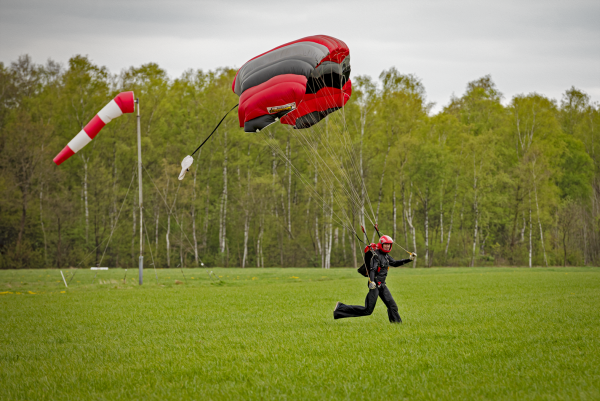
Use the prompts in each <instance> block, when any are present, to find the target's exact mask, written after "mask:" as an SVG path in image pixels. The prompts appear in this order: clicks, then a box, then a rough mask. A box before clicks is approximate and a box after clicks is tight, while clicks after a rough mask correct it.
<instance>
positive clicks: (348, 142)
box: [325, 99, 375, 222]
mask: <svg viewBox="0 0 600 401" xmlns="http://www.w3.org/2000/svg"><path fill="white" fill-rule="evenodd" d="M325 101H326V102H328V100H327V99H326V100H325ZM334 115H337V113H335V114H334ZM341 119H342V126H343V129H342V132H341V134H342V136H340V133H339V132H338V131H335V133H336V134H338V138H340V140H341V142H342V144H343V145H344V150H345V151H346V154H347V156H348V158H349V160H350V162H351V165H352V168H353V170H354V173H355V174H356V176H357V178H358V182H359V183H360V184H361V188H362V190H363V191H364V194H365V196H366V201H367V205H368V207H369V209H370V211H371V214H372V216H371V217H372V218H373V220H375V212H374V210H373V205H372V203H371V199H370V197H369V191H367V188H366V186H365V183H364V180H363V178H362V176H361V174H360V172H359V171H358V167H357V166H356V162H355V158H354V157H352V155H351V151H350V147H351V144H352V139H351V138H350V136H349V134H348V128H347V124H346V119H345V106H344V107H342V114H341ZM344 134H345V135H344ZM359 199H361V204H362V202H363V201H362V198H360V197H359ZM369 220H371V219H370V218H369ZM373 220H371V222H373Z"/></svg>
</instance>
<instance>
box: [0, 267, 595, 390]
mask: <svg viewBox="0 0 600 401" xmlns="http://www.w3.org/2000/svg"><path fill="white" fill-rule="evenodd" d="M157 272H158V282H159V284H157V283H156V280H155V277H154V271H153V270H151V269H148V270H146V271H145V284H144V286H142V287H139V286H138V285H137V284H136V280H137V270H130V271H129V273H128V278H127V282H126V283H125V284H124V283H123V281H122V279H123V274H124V271H123V270H120V269H114V270H110V271H108V272H99V273H98V277H97V278H96V282H95V283H94V284H92V279H93V276H94V273H93V272H91V271H90V270H79V271H78V272H77V274H76V275H75V277H74V279H73V281H72V282H71V285H70V286H69V288H68V289H66V288H65V287H64V284H63V283H62V279H61V277H60V272H59V271H57V270H11V271H6V270H5V271H0V325H1V333H2V334H1V337H0V399H2V400H13V399H35V400H41V399H71V400H74V399H107V400H117V399H157V400H163V399H173V400H179V399H196V400H220V399H223V400H233V399H252V400H254V399H257V400H258V399H260V400H262V399H294V400H296V399H297V400H306V399H318V400H324V399H348V400H358V399H372V400H392V399H394V400H396V399H411V400H414V399H465V400H466V399H503V400H504V399H515V400H527V399H544V400H554V399H557V400H562V399H596V400H597V399H600V322H599V320H600V268H549V269H541V268H535V269H524V268H520V269H509V268H485V269H484V268H461V269H416V270H413V269H406V268H404V269H393V270H391V271H390V278H389V281H388V286H389V288H390V289H391V291H392V294H393V295H394V297H395V298H396V301H397V302H398V305H399V308H400V315H401V316H402V319H403V320H404V324H402V325H391V324H389V323H388V320H387V313H386V311H385V307H384V305H383V304H382V303H381V302H379V303H378V305H377V307H376V309H375V313H374V314H373V315H372V316H369V317H364V318H355V319H342V320H337V321H336V320H333V317H332V310H333V307H334V305H335V302H336V301H342V302H344V303H358V304H361V303H363V302H364V297H365V295H366V292H367V289H366V279H364V278H362V277H360V276H359V275H358V274H357V273H356V272H355V271H354V270H353V269H331V270H321V269H215V273H216V274H217V275H218V276H221V278H220V279H221V280H222V281H221V282H220V283H219V282H212V281H211V280H210V279H209V276H208V274H207V271H206V270H204V269H186V270H185V271H184V272H185V275H186V277H187V282H186V280H184V278H183V277H182V274H181V271H180V270H177V269H171V270H158V271H157ZM71 273H72V270H71V271H69V273H68V275H70V274H71ZM99 280H100V281H99ZM175 280H180V281H182V282H183V284H176V282H175Z"/></svg>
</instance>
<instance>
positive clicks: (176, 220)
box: [142, 165, 203, 263]
mask: <svg viewBox="0 0 600 401" xmlns="http://www.w3.org/2000/svg"><path fill="white" fill-rule="evenodd" d="M142 166H143V167H144V170H145V171H146V174H148V177H150V181H152V184H154V188H155V189H156V192H158V195H160V198H161V199H162V201H163V203H164V204H165V207H166V208H167V210H168V211H169V214H170V213H171V211H172V210H173V208H172V207H169V204H168V203H167V200H166V199H165V198H164V197H163V195H162V193H161V192H160V190H159V189H158V186H157V185H156V182H154V179H153V178H152V175H150V172H149V171H148V170H147V169H146V166H144V165H142ZM179 188H181V182H180V183H179V186H178V187H177V192H176V193H175V199H177V194H178V193H179ZM173 205H175V204H174V203H173ZM173 217H174V218H175V223H177V225H178V226H179V229H180V230H181V232H182V233H183V236H184V237H185V239H186V240H187V242H188V244H190V246H191V247H192V248H193V247H194V246H193V245H192V241H190V239H189V237H188V236H187V234H186V233H185V231H184V230H183V228H182V227H181V224H179V219H177V213H175V214H174V215H173ZM198 259H199V260H200V258H198ZM200 262H201V263H203V262H202V260H200Z"/></svg>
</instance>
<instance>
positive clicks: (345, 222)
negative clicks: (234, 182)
mask: <svg viewBox="0 0 600 401" xmlns="http://www.w3.org/2000/svg"><path fill="white" fill-rule="evenodd" d="M261 132H263V131H261ZM263 135H264V136H265V139H266V140H265V142H266V143H267V145H269V147H270V148H271V150H273V151H274V152H276V153H277V154H278V156H279V157H280V158H281V159H282V160H283V161H286V162H287V163H288V164H289V165H290V166H291V168H292V170H293V171H294V174H295V175H296V176H297V177H298V178H299V179H300V180H301V181H302V183H303V184H304V186H305V187H306V188H307V189H308V190H309V192H311V193H312V195H314V196H315V198H316V199H317V200H320V201H321V203H322V204H324V205H327V202H326V201H325V199H323V197H322V196H321V194H319V192H318V191H317V189H315V188H314V187H313V186H312V184H311V183H309V182H308V181H307V179H306V178H305V177H304V176H303V175H302V173H300V171H299V170H298V169H297V168H296V166H294V164H293V163H292V162H291V160H289V159H288V158H287V156H286V155H285V153H284V152H283V150H282V149H281V148H280V147H279V146H277V145H274V144H273V140H270V139H269V138H268V137H267V136H266V134H264V132H263ZM338 205H340V204H339V202H338ZM328 209H329V211H330V212H331V213H332V217H333V216H335V220H336V222H337V223H338V224H340V225H341V226H342V227H344V228H345V229H347V230H349V231H350V232H355V231H354V229H353V228H352V224H351V223H350V218H349V216H348V215H347V214H346V211H345V209H344V207H343V205H340V210H341V212H342V214H343V216H344V218H342V217H340V216H339V215H338V213H337V212H336V211H335V210H334V209H333V205H331V206H329V207H328Z"/></svg>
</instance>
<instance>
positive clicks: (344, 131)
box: [296, 98, 375, 223]
mask: <svg viewBox="0 0 600 401" xmlns="http://www.w3.org/2000/svg"><path fill="white" fill-rule="evenodd" d="M324 100H325V102H327V106H328V107H330V108H334V107H335V106H334V105H332V104H330V103H329V100H328V99H327V98H325V99H324ZM341 108H342V109H344V107H341ZM336 115H337V113H332V114H329V115H328V118H329V117H330V116H332V118H335V116H336ZM341 126H342V129H341V131H342V133H341V134H345V135H341V136H340V133H339V132H338V131H339V130H334V133H335V134H336V136H337V137H338V138H339V139H340V142H341V143H342V145H343V148H344V151H345V153H346V155H347V156H348V158H349V159H350V161H351V166H352V167H353V170H354V173H355V174H356V177H357V179H358V180H357V181H358V182H359V183H360V185H361V189H362V190H363V191H364V193H365V195H366V201H367V204H368V208H369V209H370V212H371V216H369V214H368V211H367V214H366V215H367V218H368V219H369V220H370V221H371V222H372V223H373V220H374V219H375V213H374V210H373V206H372V204H371V200H370V198H369V194H368V191H367V189H366V186H365V184H364V181H363V179H362V176H361V174H360V173H359V172H358V167H357V166H356V163H355V161H354V157H352V155H351V152H350V150H349V143H351V139H350V137H349V135H348V129H347V125H346V121H345V118H343V119H342V121H341ZM310 130H314V131H318V130H320V131H321V136H322V131H323V128H322V127H321V126H320V124H316V121H315V124H314V125H312V126H311V127H310V128H309V129H308V130H305V131H310ZM296 131H304V130H296ZM298 135H301V136H303V137H304V139H305V142H306V143H307V145H308V146H310V144H309V141H308V140H307V139H306V138H307V136H306V135H303V134H302V133H301V132H299V133H298ZM321 143H322V144H323V145H324V147H325V149H326V150H327V151H328V153H329V154H330V155H333V154H336V152H335V151H333V150H332V148H331V146H330V145H329V144H328V143H327V141H325V142H323V141H321ZM311 148H312V150H313V151H315V146H314V145H313V146H311ZM335 159H337V163H338V164H339V165H340V166H339V169H340V172H341V173H342V175H345V178H346V180H347V181H348V183H349V184H350V185H349V186H350V188H351V189H352V190H354V192H355V194H354V196H356V199H357V201H358V203H359V205H362V204H363V203H362V198H361V197H360V196H359V195H358V194H357V193H356V189H355V188H354V185H352V184H351V182H352V181H351V180H350V177H349V176H348V175H347V172H346V171H345V169H344V167H343V166H344V163H342V162H341V160H340V159H339V156H337V157H335ZM323 163H324V164H325V165H327V164H326V163H325V162H323Z"/></svg>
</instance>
